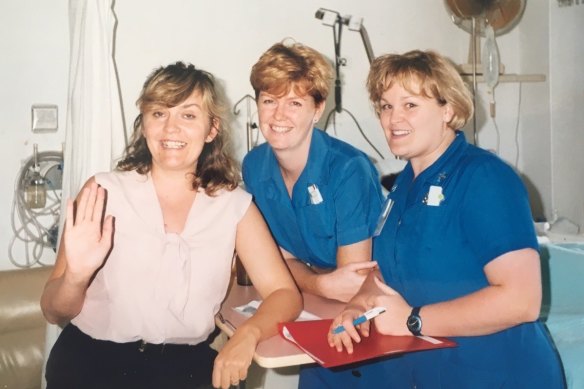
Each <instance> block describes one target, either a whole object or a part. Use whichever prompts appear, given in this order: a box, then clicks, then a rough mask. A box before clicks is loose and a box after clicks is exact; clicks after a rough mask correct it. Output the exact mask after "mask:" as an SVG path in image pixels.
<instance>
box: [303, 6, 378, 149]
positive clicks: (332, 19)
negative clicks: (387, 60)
mask: <svg viewBox="0 0 584 389" xmlns="http://www.w3.org/2000/svg"><path fill="white" fill-rule="evenodd" d="M314 17H315V18H316V19H319V20H321V21H322V24H324V25H325V26H329V27H331V28H332V29H333V39H334V48H335V107H334V109H333V110H331V111H330V112H329V114H328V115H327V118H326V122H325V126H324V130H325V131H326V130H327V128H328V125H329V121H330V119H331V118H332V119H333V123H334V117H335V115H336V114H337V113H342V112H345V113H347V114H348V115H349V116H350V117H351V119H352V120H353V122H355V125H356V126H357V129H358V130H359V132H360V133H361V136H363V138H364V139H365V141H366V142H367V143H368V144H369V146H371V148H372V149H373V150H375V152H376V153H377V154H378V155H379V157H380V158H381V159H384V157H383V154H381V152H380V151H379V150H378V149H377V148H376V147H375V146H374V145H373V143H371V141H370V140H369V138H367V135H365V132H363V129H362V128H361V126H360V125H359V122H358V121H357V119H356V118H355V116H354V115H353V114H352V113H351V112H350V111H349V110H347V109H345V108H344V107H343V104H342V88H341V66H345V65H346V64H347V60H346V59H345V58H343V57H341V37H342V31H343V26H347V27H348V28H349V30H350V31H359V33H360V34H361V39H362V41H363V45H364V46H365V51H366V53H367V58H368V60H369V63H371V61H373V59H374V58H375V56H374V55H373V49H372V48H371V43H370V41H369V35H368V34H367V30H366V29H365V27H364V26H363V18H361V17H355V16H351V15H345V16H341V14H340V13H339V12H337V11H333V10H330V9H326V8H319V9H318V10H317V11H316V13H315V14H314Z"/></svg>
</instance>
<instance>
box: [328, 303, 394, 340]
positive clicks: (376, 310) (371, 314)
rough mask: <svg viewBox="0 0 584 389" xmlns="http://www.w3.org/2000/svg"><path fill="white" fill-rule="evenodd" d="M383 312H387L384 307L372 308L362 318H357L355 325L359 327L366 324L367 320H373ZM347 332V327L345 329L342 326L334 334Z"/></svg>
mask: <svg viewBox="0 0 584 389" xmlns="http://www.w3.org/2000/svg"><path fill="white" fill-rule="evenodd" d="M383 312H385V308H383V307H375V308H372V309H370V310H368V311H367V312H365V313H364V314H362V315H361V316H359V317H358V318H356V319H355V320H353V325H354V326H356V325H359V324H361V323H365V322H366V321H367V320H371V319H373V318H375V317H377V316H379V315H381V314H382V313H383ZM343 331H345V327H343V326H342V325H340V326H338V327H335V328H334V329H333V334H340V333H341V332H343Z"/></svg>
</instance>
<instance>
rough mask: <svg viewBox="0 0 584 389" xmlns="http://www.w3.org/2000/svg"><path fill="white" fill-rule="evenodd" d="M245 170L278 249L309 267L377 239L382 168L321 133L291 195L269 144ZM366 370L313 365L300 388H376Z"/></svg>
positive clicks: (249, 158) (330, 264)
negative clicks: (340, 250)
mask: <svg viewBox="0 0 584 389" xmlns="http://www.w3.org/2000/svg"><path fill="white" fill-rule="evenodd" d="M242 170H243V180H244V182H245V187H246V189H247V190H248V191H249V192H250V193H251V194H252V195H253V197H254V201H255V203H256V205H257V206H258V208H259V209H260V211H261V212H262V214H263V216H264V218H265V219H266V222H267V224H268V226H269V227H270V230H271V231H272V234H273V236H274V239H275V240H276V242H277V243H278V245H279V246H281V247H282V248H284V249H285V250H287V251H288V252H290V253H291V254H292V255H294V256H295V257H296V258H298V259H299V260H301V261H304V262H305V263H307V264H309V265H314V266H318V267H320V268H329V269H332V268H335V267H336V257H337V249H338V248H339V246H345V245H349V244H353V243H357V242H360V241H362V240H365V239H368V238H370V237H371V236H372V235H373V231H374V229H375V224H376V221H377V217H378V216H379V213H380V211H381V203H382V201H383V199H382V197H383V196H382V194H381V185H380V180H379V175H378V173H377V170H376V169H375V167H374V166H373V164H372V163H371V161H370V160H369V158H368V157H367V156H366V155H365V154H364V153H363V152H361V151H359V150H357V149H356V148H354V147H353V146H351V145H349V144H347V143H345V142H343V141H341V140H338V139H335V138H333V137H331V136H329V135H328V134H326V133H325V132H323V131H321V130H319V129H314V130H313V133H312V138H311V143H310V150H309V154H308V161H307V163H306V166H305V168H304V170H303V171H302V173H301V175H300V177H299V178H298V181H297V182H296V184H295V185H294V188H293V190H292V196H291V197H290V196H289V195H288V191H287V190H286V186H285V185H284V180H283V178H282V174H281V172H280V167H279V165H278V161H277V160H276V157H275V155H274V153H273V151H272V148H271V147H270V146H269V144H267V143H264V144H262V145H260V146H258V147H256V148H254V149H253V150H251V151H250V152H249V153H248V154H247V155H246V157H245V158H244V160H243V169H242ZM365 370H366V369H358V370H357V369H356V368H355V367H353V368H349V369H341V370H335V371H333V370H329V369H325V368H321V367H319V366H312V365H311V366H308V367H303V368H302V369H301V373H300V385H299V386H300V387H301V388H304V389H306V388H323V387H325V388H326V387H334V388H356V387H360V386H359V385H362V386H361V387H363V388H365V387H372V386H371V385H372V384H371V381H367V377H368V374H367V373H366V371H365Z"/></svg>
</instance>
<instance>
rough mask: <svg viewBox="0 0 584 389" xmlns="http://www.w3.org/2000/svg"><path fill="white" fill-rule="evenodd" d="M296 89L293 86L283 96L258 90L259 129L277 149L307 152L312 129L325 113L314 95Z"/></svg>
mask: <svg viewBox="0 0 584 389" xmlns="http://www.w3.org/2000/svg"><path fill="white" fill-rule="evenodd" d="M296 89H297V88H294V86H292V87H291V88H290V91H289V92H288V93H287V94H285V95H283V96H280V97H277V96H274V95H272V94H270V93H267V92H263V91H262V92H260V93H259V96H258V117H259V123H260V130H261V131H262V134H263V136H264V138H265V139H266V141H267V142H268V143H269V144H270V146H272V149H273V150H274V152H276V153H281V152H293V153H296V152H298V153H305V154H306V155H308V150H309V148H310V139H311V138H310V137H311V134H312V129H313V127H314V124H315V123H316V122H317V121H318V119H319V118H320V115H321V114H322V111H323V109H324V103H321V104H318V105H317V104H315V102H314V98H313V97H312V96H310V95H307V94H300V93H299V91H297V90H296Z"/></svg>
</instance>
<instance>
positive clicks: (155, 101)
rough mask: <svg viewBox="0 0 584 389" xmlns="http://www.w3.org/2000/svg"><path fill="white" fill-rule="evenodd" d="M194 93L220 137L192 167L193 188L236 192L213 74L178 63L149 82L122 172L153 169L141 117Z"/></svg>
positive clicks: (222, 108) (154, 74)
mask: <svg viewBox="0 0 584 389" xmlns="http://www.w3.org/2000/svg"><path fill="white" fill-rule="evenodd" d="M195 91H197V92H199V93H200V94H201V96H202V100H203V107H204V108H205V109H206V110H207V112H209V120H210V122H211V124H212V125H214V126H215V127H216V128H217V136H216V137H215V139H213V141H212V142H209V143H205V145H204V147H203V150H202V151H201V155H200V156H199V158H198V161H197V166H196V167H195V166H193V174H192V175H193V181H192V182H193V189H195V190H197V189H199V188H203V189H204V190H205V193H206V194H208V195H214V194H215V193H216V192H217V191H218V190H219V189H228V190H233V189H235V188H236V187H237V185H238V184H239V181H240V175H239V167H238V164H237V163H236V162H235V160H234V158H233V157H232V155H231V154H232V153H231V150H230V147H229V146H230V144H229V131H228V128H227V111H228V109H227V104H226V102H225V100H224V99H223V97H222V96H220V95H219V93H218V88H217V87H216V83H215V79H214V77H213V75H212V74H211V73H208V72H206V71H204V70H200V69H197V68H195V66H194V65H192V64H188V65H187V64H185V63H183V62H176V63H174V64H171V65H168V66H166V67H160V68H158V69H156V70H154V72H152V74H150V76H149V77H148V78H147V79H146V82H145V83H144V86H143V88H142V92H141V93H140V97H139V98H138V100H137V101H136V105H137V106H138V108H139V109H140V114H139V115H138V116H137V117H136V120H135V121H134V133H133V135H132V139H131V143H130V145H129V146H128V147H127V149H126V152H125V154H124V157H123V159H122V160H121V161H120V162H118V164H117V169H118V170H120V171H130V170H136V171H137V172H138V173H140V174H147V173H148V172H150V170H151V169H152V154H151V153H150V150H149V149H148V145H147V144H146V138H144V135H143V134H142V115H143V113H144V112H145V111H146V110H147V108H148V107H151V106H152V105H162V106H166V107H175V106H177V105H179V104H180V103H182V102H183V101H185V100H186V99H187V98H188V97H189V96H191V95H192V94H193V93H194V92H195Z"/></svg>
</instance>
